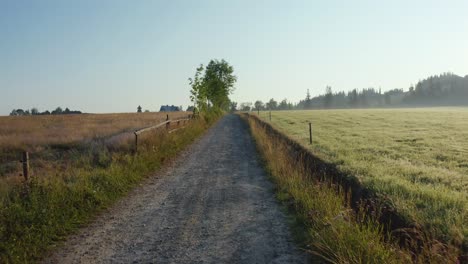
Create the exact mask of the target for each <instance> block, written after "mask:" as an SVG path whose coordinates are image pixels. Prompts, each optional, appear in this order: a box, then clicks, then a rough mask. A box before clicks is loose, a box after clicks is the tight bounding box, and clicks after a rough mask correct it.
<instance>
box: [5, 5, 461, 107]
mask: <svg viewBox="0 0 468 264" xmlns="http://www.w3.org/2000/svg"><path fill="white" fill-rule="evenodd" d="M467 47H468V1H462V0H459V1H455V0H446V1H430V0H429V1H428V0H424V1H423V0H414V1H409V0H405V1H403V0H394V1H361V0H356V1H336V0H330V1H312V0H310V1H215V0H213V1H204V0H200V1H188V0H187V1H156V0H155V1H117V0H102V1H95V0H80V1H60V0H55V1H50V0H42V1H39V0H34V1H33V0H29V1H27V0H0V115H7V114H9V113H10V111H11V110H12V109H14V108H23V109H29V108H32V107H37V108H39V110H41V111H43V110H53V109H55V108H56V107H57V106H62V107H69V108H70V109H76V110H82V111H85V112H93V113H102V112H134V111H136V107H137V106H138V105H141V106H142V107H143V109H149V110H152V111H154V110H159V107H160V106H161V105H162V104H174V105H183V106H184V107H186V106H187V105H189V104H190V100H189V90H190V87H189V85H188V81H187V79H188V78H189V77H192V76H193V74H194V72H195V68H196V67H197V66H198V65H199V64H200V63H203V64H206V63H208V62H209V60H210V59H226V60H227V61H228V62H229V63H230V64H232V65H233V66H234V69H235V73H236V75H237V76H238V82H237V84H236V91H235V93H234V94H233V95H232V99H233V100H234V101H237V102H239V103H242V102H253V101H255V100H256V99H261V100H263V101H267V100H268V99H269V98H272V97H273V98H275V99H276V100H278V101H279V100H282V99H284V98H287V99H288V100H290V101H293V102H297V101H299V100H300V99H303V98H304V97H305V94H306V91H307V89H310V92H311V94H312V95H313V96H315V95H319V94H322V93H324V89H325V86H326V85H330V86H332V88H333V90H334V91H340V90H344V91H348V90H351V89H353V88H359V89H361V88H368V87H375V88H379V87H381V88H382V90H383V91H385V90H389V89H394V88H405V89H407V88H408V87H409V86H410V85H411V84H412V83H416V82H417V81H418V80H420V79H423V78H426V77H428V76H430V75H434V74H440V73H443V72H453V73H455V74H457V75H460V76H465V75H466V74H468V48H467Z"/></svg>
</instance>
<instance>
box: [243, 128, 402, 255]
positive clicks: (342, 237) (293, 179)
mask: <svg viewBox="0 0 468 264" xmlns="http://www.w3.org/2000/svg"><path fill="white" fill-rule="evenodd" d="M249 123H250V127H251V131H252V134H253V135H254V138H255V140H256V143H257V147H258V149H259V151H260V153H261V154H262V156H263V158H264V160H265V163H266V166H267V169H268V170H269V172H270V174H271V175H272V177H273V180H274V182H275V184H276V185H277V189H278V196H279V197H281V199H282V200H288V203H289V204H292V207H293V211H294V213H295V214H296V216H297V218H298V219H301V221H302V224H303V225H304V226H305V227H306V228H305V231H306V234H305V235H302V237H303V239H304V240H305V241H303V242H305V244H306V245H308V246H309V249H308V250H309V251H310V252H311V253H313V254H314V255H316V256H319V257H320V258H322V259H323V260H325V261H327V262H330V263H404V262H405V261H411V257H410V255H409V254H408V253H407V252H404V251H402V250H400V249H399V248H398V247H397V246H395V245H393V244H390V243H386V242H385V241H384V234H383V231H382V230H381V229H380V228H379V225H378V224H376V223H375V222H373V221H372V220H371V219H370V218H364V217H363V218H362V219H365V220H364V221H363V222H362V223H359V222H358V221H357V217H356V215H355V214H354V213H353V211H352V210H350V208H348V207H347V206H346V202H345V196H344V194H343V193H342V192H338V193H337V186H333V185H331V184H329V183H326V182H319V181H316V180H314V178H312V177H309V176H308V175H309V172H307V171H305V169H304V167H305V166H304V164H301V163H300V161H297V160H294V158H292V157H291V156H290V155H289V153H288V149H287V146H286V145H285V144H284V143H282V142H281V141H279V140H276V139H275V138H273V137H271V136H269V135H268V134H267V133H266V131H265V130H264V128H262V127H261V126H259V125H258V124H257V123H256V122H255V121H252V120H250V122H249Z"/></svg>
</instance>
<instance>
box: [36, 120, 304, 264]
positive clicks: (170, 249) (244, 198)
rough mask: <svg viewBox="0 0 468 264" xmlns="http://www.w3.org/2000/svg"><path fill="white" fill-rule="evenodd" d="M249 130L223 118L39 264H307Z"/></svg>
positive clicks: (235, 121)
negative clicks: (174, 158) (158, 171)
mask: <svg viewBox="0 0 468 264" xmlns="http://www.w3.org/2000/svg"><path fill="white" fill-rule="evenodd" d="M307 261H308V257H307V256H306V254H305V253H303V252H301V251H300V250H299V249H297V247H296V246H295V245H294V243H293V241H292V238H291V234H290V232H289V230H288V225H287V219H286V216H285V215H284V213H283V212H282V211H281V210H280V206H279V204H278V203H277V202H276V200H275V197H274V192H273V185H272V184H271V183H270V182H269V180H268V177H267V175H266V172H265V171H264V170H263V168H262V166H261V164H260V163H259V161H258V154H257V153H256V150H255V145H254V142H253V141H252V138H251V136H250V135H249V132H248V127H247V125H246V124H244V122H242V120H241V119H240V117H238V116H236V115H228V116H226V117H224V118H223V119H222V120H220V121H219V122H218V123H217V124H216V125H215V126H214V127H212V128H211V129H210V130H209V131H208V132H207V133H206V134H205V135H204V136H203V137H202V138H201V139H199V140H198V141H197V142H196V143H194V144H193V145H192V146H190V147H189V148H188V149H187V150H186V151H185V152H184V153H183V154H182V155H180V157H179V158H178V159H177V160H176V161H174V164H173V165H172V166H170V168H167V169H165V170H164V171H163V172H160V173H158V174H157V175H154V176H152V177H150V178H149V179H148V180H146V181H145V182H144V183H143V184H142V185H141V186H140V187H138V188H136V189H135V190H134V191H133V192H132V193H130V195H129V196H128V197H126V198H124V199H122V200H121V201H120V202H118V203H117V204H116V205H115V206H114V207H113V208H111V209H109V210H107V211H106V212H105V213H103V214H102V215H101V216H99V217H98V218H97V219H96V220H95V221H94V222H93V223H92V224H90V225H89V226H88V227H86V228H84V229H83V230H81V231H79V232H78V233H77V234H76V235H74V236H72V237H70V239H68V241H66V242H65V245H64V246H62V247H60V248H59V249H57V251H56V252H54V253H53V254H52V255H51V256H49V258H47V259H45V260H44V263H306V262H307Z"/></svg>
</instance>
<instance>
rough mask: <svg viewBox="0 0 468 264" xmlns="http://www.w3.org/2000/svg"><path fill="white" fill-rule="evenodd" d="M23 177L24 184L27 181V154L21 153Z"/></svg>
mask: <svg viewBox="0 0 468 264" xmlns="http://www.w3.org/2000/svg"><path fill="white" fill-rule="evenodd" d="M22 162H23V176H24V179H25V181H26V182H28V181H29V153H28V152H27V151H25V152H23V161H22Z"/></svg>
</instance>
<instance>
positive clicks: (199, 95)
mask: <svg viewBox="0 0 468 264" xmlns="http://www.w3.org/2000/svg"><path fill="white" fill-rule="evenodd" d="M204 70H205V69H204V67H203V64H200V66H199V67H198V68H197V70H196V71H195V76H194V77H193V79H192V78H189V84H190V86H191V87H192V90H190V100H191V101H192V102H193V103H194V109H195V108H198V111H200V112H206V110H207V108H208V98H207V95H206V92H207V91H206V88H205V86H204V85H205V84H204V83H203V76H202V75H203V71H204Z"/></svg>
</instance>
